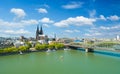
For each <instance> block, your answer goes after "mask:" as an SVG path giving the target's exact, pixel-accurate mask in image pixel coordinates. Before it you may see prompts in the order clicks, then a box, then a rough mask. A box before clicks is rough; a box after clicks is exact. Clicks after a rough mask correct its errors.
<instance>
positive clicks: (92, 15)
mask: <svg viewBox="0 0 120 74" xmlns="http://www.w3.org/2000/svg"><path fill="white" fill-rule="evenodd" d="M89 15H90V17H95V15H96V10H95V9H94V10H92V11H89Z"/></svg>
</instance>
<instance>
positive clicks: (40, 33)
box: [36, 25, 43, 40]
mask: <svg viewBox="0 0 120 74" xmlns="http://www.w3.org/2000/svg"><path fill="white" fill-rule="evenodd" d="M39 35H43V29H42V25H41V27H40V30H39V25H37V30H36V39H37V40H38V38H39Z"/></svg>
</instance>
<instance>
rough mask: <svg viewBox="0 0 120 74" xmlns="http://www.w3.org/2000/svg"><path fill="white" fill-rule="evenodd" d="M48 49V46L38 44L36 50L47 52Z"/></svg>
mask: <svg viewBox="0 0 120 74" xmlns="http://www.w3.org/2000/svg"><path fill="white" fill-rule="evenodd" d="M47 48H48V45H47V44H36V45H35V49H36V50H46V49H47Z"/></svg>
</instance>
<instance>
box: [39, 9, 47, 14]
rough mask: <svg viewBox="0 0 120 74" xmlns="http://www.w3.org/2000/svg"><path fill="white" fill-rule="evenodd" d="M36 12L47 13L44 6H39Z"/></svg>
mask: <svg viewBox="0 0 120 74" xmlns="http://www.w3.org/2000/svg"><path fill="white" fill-rule="evenodd" d="M38 12H39V13H48V11H47V10H46V9H45V8H39V9H38Z"/></svg>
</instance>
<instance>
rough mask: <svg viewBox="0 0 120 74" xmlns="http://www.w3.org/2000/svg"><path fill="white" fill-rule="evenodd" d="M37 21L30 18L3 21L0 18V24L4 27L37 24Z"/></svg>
mask: <svg viewBox="0 0 120 74" xmlns="http://www.w3.org/2000/svg"><path fill="white" fill-rule="evenodd" d="M38 23H39V22H38V21H37V20H34V19H30V20H21V21H19V22H8V21H4V20H2V19H0V26H5V28H7V27H9V28H11V27H24V26H26V25H35V24H38Z"/></svg>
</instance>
